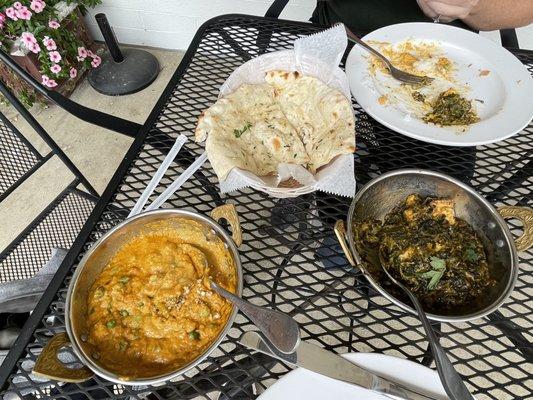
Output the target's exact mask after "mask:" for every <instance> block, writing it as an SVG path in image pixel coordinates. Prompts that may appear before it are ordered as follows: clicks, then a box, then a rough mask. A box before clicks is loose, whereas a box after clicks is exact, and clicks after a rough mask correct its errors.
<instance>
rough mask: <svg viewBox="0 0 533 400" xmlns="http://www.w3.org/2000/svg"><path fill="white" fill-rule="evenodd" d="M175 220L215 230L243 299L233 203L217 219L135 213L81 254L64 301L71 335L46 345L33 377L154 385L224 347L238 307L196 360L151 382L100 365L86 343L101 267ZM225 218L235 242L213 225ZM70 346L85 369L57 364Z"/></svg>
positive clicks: (218, 212) (160, 212) (171, 211)
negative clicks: (95, 377)
mask: <svg viewBox="0 0 533 400" xmlns="http://www.w3.org/2000/svg"><path fill="white" fill-rule="evenodd" d="M177 217H179V218H186V219H191V220H194V221H197V222H200V223H201V224H203V225H204V226H206V227H208V228H210V229H212V231H213V232H214V233H215V234H216V235H217V236H218V237H219V238H220V239H221V240H222V241H223V242H224V243H225V245H226V247H227V249H228V251H229V253H230V254H231V256H232V258H233V261H234V265H235V269H236V277H237V282H236V289H237V292H236V294H237V295H238V296H241V294H242V267H241V262H240V258H239V252H238V250H237V246H238V245H240V244H241V242H242V237H241V230H240V225H239V222H238V217H237V214H236V211H235V207H234V206H233V205H231V204H226V205H223V206H220V207H217V208H215V209H214V210H213V211H212V212H211V217H212V218H213V219H212V218H209V217H206V216H204V215H201V214H198V213H195V212H191V211H184V210H176V209H161V210H154V211H149V212H146V213H142V214H139V215H136V216H135V217H132V218H129V219H127V220H125V221H124V222H122V223H121V224H119V225H117V226H115V227H114V228H113V229H111V230H110V231H108V232H107V233H106V234H105V235H104V236H102V237H101V238H100V239H99V240H98V241H97V242H96V243H95V244H94V245H93V246H92V247H91V248H90V249H89V251H87V253H85V255H84V256H83V258H82V260H81V261H80V263H79V265H78V267H77V268H76V271H75V273H74V275H73V277H72V280H71V282H70V284H69V288H68V292H67V298H66V303H65V323H66V328H67V334H64V333H62V334H59V335H56V336H54V337H53V338H52V339H51V340H50V341H49V342H48V344H47V345H46V346H45V348H44V349H43V351H42V353H41V355H40V356H39V358H38V360H37V362H36V363H35V367H34V369H33V372H34V373H35V374H37V375H41V376H44V377H47V378H49V379H54V380H59V381H65V382H81V381H84V380H87V379H89V378H91V377H92V375H93V373H95V374H97V375H99V376H101V377H103V378H105V379H107V380H109V381H111V382H115V383H119V384H123V385H153V384H157V383H160V382H164V381H167V380H169V379H172V378H175V377H177V376H179V375H181V374H183V373H185V372H186V371H188V370H189V369H191V368H193V367H194V366H196V365H197V364H199V363H200V362H201V361H202V360H203V359H205V358H206V357H207V356H208V355H209V354H210V353H211V352H212V351H213V350H214V349H215V348H216V347H217V346H218V345H219V344H220V342H221V341H222V340H223V339H224V337H225V336H226V334H227V333H228V331H229V329H230V328H231V326H232V324H233V322H234V320H235V316H236V315H237V308H236V307H235V306H233V310H232V312H231V314H230V316H229V318H228V321H227V322H226V325H225V327H224V329H223V330H222V331H221V332H220V334H219V335H218V337H217V338H216V339H215V340H214V341H213V342H212V343H211V345H210V346H209V347H208V348H207V349H206V350H205V351H204V352H203V353H202V354H200V355H199V356H198V357H197V358H196V359H194V360H191V361H190V362H189V363H187V364H186V365H184V366H183V367H181V368H180V369H177V370H173V371H171V372H164V373H158V372H157V371H155V373H154V376H151V377H148V378H141V379H131V380H130V379H124V378H122V377H120V376H119V375H117V374H115V373H112V372H110V371H108V370H107V369H106V368H105V366H103V365H101V364H99V363H98V361H97V360H95V359H94V358H93V357H92V356H91V353H90V349H89V348H88V345H87V344H86V343H84V339H85V337H84V335H86V333H85V332H87V329H86V321H87V296H88V293H89V289H90V288H91V286H92V284H93V283H94V281H95V280H96V278H97V277H98V275H99V274H100V272H101V271H102V269H103V268H104V267H105V266H106V265H107V264H108V262H109V260H110V259H111V258H112V257H113V256H114V255H115V253H116V252H117V250H118V249H119V248H120V247H121V246H122V245H123V244H124V243H126V242H128V241H129V240H130V239H132V238H133V237H135V236H137V235H138V234H139V233H149V232H150V231H151V229H150V228H147V224H149V223H153V222H157V221H172V219H174V218H177ZM221 218H224V219H226V220H227V221H228V222H229V223H230V225H231V227H232V231H233V239H232V237H230V236H229V235H228V234H227V233H226V231H224V229H222V227H221V226H220V225H219V224H218V223H217V222H216V221H215V220H219V219H221ZM68 345H70V346H71V347H72V349H73V351H74V353H75V355H76V357H77V358H78V359H79V360H80V361H81V363H82V364H83V365H84V366H83V367H81V368H75V369H73V368H68V367H67V366H66V365H64V364H63V363H62V362H61V361H59V360H58V351H59V350H60V349H61V348H62V347H65V346H68ZM86 367H88V368H89V369H88V368H86Z"/></svg>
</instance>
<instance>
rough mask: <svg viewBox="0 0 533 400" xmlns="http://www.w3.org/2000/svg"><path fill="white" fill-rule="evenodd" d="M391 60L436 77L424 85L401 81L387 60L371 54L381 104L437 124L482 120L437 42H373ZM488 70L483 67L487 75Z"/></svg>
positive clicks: (409, 71) (370, 64)
mask: <svg viewBox="0 0 533 400" xmlns="http://www.w3.org/2000/svg"><path fill="white" fill-rule="evenodd" d="M372 44H373V45H374V46H376V47H377V48H378V50H379V51H380V52H381V53H382V54H383V55H384V56H385V57H387V58H388V59H389V60H390V61H391V62H392V64H393V65H394V66H395V67H396V68H398V69H400V70H402V71H405V72H408V73H411V74H414V75H418V76H428V77H431V78H433V80H432V81H431V82H427V83H424V84H421V85H408V84H400V83H398V82H397V81H395V80H394V79H393V78H392V77H391V76H390V74H389V72H388V69H387V68H386V66H385V64H384V63H383V62H382V61H381V60H380V59H378V58H376V57H370V58H369V67H368V68H369V72H370V74H371V76H372V78H373V79H374V81H375V83H376V87H377V88H378V90H379V91H380V93H381V96H380V97H379V99H378V102H379V104H381V105H387V104H391V105H393V106H396V107H398V108H401V109H403V110H404V111H406V112H408V113H409V114H411V115H413V116H415V117H416V118H418V119H419V120H421V121H423V122H426V123H432V124H435V125H438V126H462V127H464V128H465V129H466V127H468V125H471V124H473V123H476V122H478V121H479V117H478V115H477V110H476V108H475V105H474V104H473V102H472V100H469V99H468V98H467V95H468V92H469V88H468V86H467V85H464V84H462V83H460V82H458V81H457V80H456V77H455V73H456V70H457V66H456V65H455V63H454V61H453V60H451V59H450V58H448V57H447V56H446V55H445V54H444V52H443V51H442V49H441V48H440V46H439V45H438V43H437V42H427V41H419V40H411V39H410V40H405V41H402V42H399V43H395V44H391V43H388V42H372ZM488 73H489V71H481V72H480V76H481V75H488Z"/></svg>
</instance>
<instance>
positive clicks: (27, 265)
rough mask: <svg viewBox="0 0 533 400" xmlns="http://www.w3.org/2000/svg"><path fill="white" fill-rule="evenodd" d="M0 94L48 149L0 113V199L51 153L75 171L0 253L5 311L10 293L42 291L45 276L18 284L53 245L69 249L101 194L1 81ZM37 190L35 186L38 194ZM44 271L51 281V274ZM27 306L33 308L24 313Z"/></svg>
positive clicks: (29, 276) (35, 294) (40, 263)
mask: <svg viewBox="0 0 533 400" xmlns="http://www.w3.org/2000/svg"><path fill="white" fill-rule="evenodd" d="M0 93H2V95H3V96H4V97H5V99H6V100H7V101H8V102H9V103H10V104H11V105H13V107H14V108H15V109H16V110H17V111H18V112H19V113H20V115H21V116H22V118H24V119H25V120H26V121H27V123H28V124H29V125H30V126H31V128H32V129H33V130H34V131H35V132H36V133H37V134H38V135H39V136H40V137H41V138H42V139H43V140H44V141H45V142H46V144H47V145H48V147H49V148H50V151H49V152H48V153H46V154H41V153H40V152H39V151H38V150H37V149H36V148H35V147H34V146H33V145H32V144H31V143H30V142H29V140H28V139H27V138H25V137H24V136H23V135H22V134H21V133H20V131H19V130H17V128H16V127H15V126H14V125H13V124H12V123H11V122H10V121H9V120H8V118H7V117H6V116H5V115H3V114H2V113H0V202H1V201H5V200H6V199H9V196H10V195H12V194H13V192H14V191H15V190H16V189H17V188H19V187H20V186H21V185H22V184H23V183H24V181H25V180H26V179H28V178H29V177H30V176H31V175H32V174H33V173H34V172H36V171H37V170H38V169H39V168H40V167H42V166H43V165H44V164H45V163H46V162H47V161H48V160H50V159H51V158H52V157H53V156H56V157H58V158H59V159H60V160H61V161H62V163H63V164H64V166H65V167H66V168H68V169H69V170H70V171H71V172H72V174H73V175H74V179H73V180H72V181H71V182H68V183H67V184H66V185H65V188H64V190H63V191H62V192H61V193H60V194H59V195H58V196H57V197H56V198H54V199H53V201H52V202H51V203H50V204H49V205H48V206H46V207H45V209H44V210H42V211H41V212H40V213H39V215H38V216H37V217H36V218H35V219H34V220H33V221H32V222H31V223H30V224H29V225H28V226H27V227H26V228H24V229H23V230H22V232H21V233H20V234H19V235H18V236H17V237H16V238H15V239H14V240H13V241H12V242H11V243H10V244H9V245H8V246H7V247H6V248H5V249H4V250H3V251H2V252H1V253H0V309H1V310H2V311H3V312H5V311H7V310H8V309H10V307H12V306H13V304H14V303H13V301H12V300H14V299H13V296H15V297H17V296H18V297H19V298H23V297H28V296H30V292H31V296H30V297H32V298H33V299H34V300H36V299H37V298H38V297H39V296H38V292H39V290H41V291H44V289H45V288H46V284H47V282H44V281H43V279H40V281H43V282H40V283H37V282H35V281H28V282H27V283H28V285H27V286H26V288H27V289H28V290H27V291H26V290H25V287H24V285H22V286H21V284H23V282H24V281H26V280H28V279H32V278H34V277H35V275H36V274H37V273H38V271H39V270H40V269H41V268H42V267H43V266H44V265H45V264H46V263H47V262H48V261H49V260H50V258H51V256H52V254H53V252H54V249H58V248H69V247H70V245H71V244H72V242H73V241H74V239H75V238H76V236H77V235H78V233H79V231H80V230H81V228H82V226H83V224H84V223H85V221H86V219H87V218H88V217H89V214H90V213H91V211H92V209H93V207H94V205H95V203H96V201H97V200H98V198H99V195H98V193H97V192H96V190H95V189H94V188H93V186H92V185H91V184H90V183H89V181H88V180H87V179H86V178H85V176H84V175H83V174H82V173H81V171H80V170H79V169H78V168H77V167H76V165H74V163H73V162H72V161H71V160H70V159H69V158H68V156H67V155H66V154H65V153H64V152H63V151H62V150H61V148H60V147H59V146H58V145H57V143H56V142H55V141H54V140H53V139H52V137H50V135H49V134H48V133H47V132H46V131H45V130H44V129H43V127H42V126H41V125H40V124H39V123H38V122H37V120H36V119H35V118H34V117H33V116H32V115H31V114H30V113H29V111H28V110H26V108H25V107H24V106H23V105H22V104H21V103H20V101H19V100H18V99H17V98H16V97H15V96H14V95H13V93H11V92H10V91H9V89H7V87H6V86H5V85H4V83H2V82H0ZM38 190H39V189H38V188H36V192H38ZM19 206H20V207H21V208H23V207H24V206H25V203H24V200H23V201H22V202H19ZM48 275H49V277H48V281H49V279H51V276H52V275H51V274H48ZM14 281H17V285H18V286H17V290H16V291H13V290H12V288H11V287H9V288H8V287H7V285H8V283H13V282H14ZM8 289H9V290H8ZM8 303H9V304H11V305H10V306H9V307H8V306H7V305H6V304H8ZM31 303H32V302H30V304H31ZM34 303H35V301H33V304H34ZM28 307H29V306H28ZM19 308H20V307H19ZM29 310H31V308H29V309H28V310H26V311H29Z"/></svg>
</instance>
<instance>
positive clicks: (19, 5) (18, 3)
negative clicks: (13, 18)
mask: <svg viewBox="0 0 533 400" xmlns="http://www.w3.org/2000/svg"><path fill="white" fill-rule="evenodd" d="M13 8H14V9H15V10H20V9H21V8H22V4H21V3H20V1H15V2H14V3H13Z"/></svg>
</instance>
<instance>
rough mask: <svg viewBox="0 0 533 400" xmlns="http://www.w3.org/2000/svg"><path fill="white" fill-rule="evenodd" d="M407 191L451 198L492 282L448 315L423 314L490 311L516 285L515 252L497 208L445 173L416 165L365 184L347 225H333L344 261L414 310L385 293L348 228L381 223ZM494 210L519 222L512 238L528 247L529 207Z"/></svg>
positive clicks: (464, 315)
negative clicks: (477, 244)
mask: <svg viewBox="0 0 533 400" xmlns="http://www.w3.org/2000/svg"><path fill="white" fill-rule="evenodd" d="M412 193H417V194H419V195H420V196H421V197H428V196H430V197H438V198H447V199H451V200H453V201H454V203H455V212H456V215H457V216H458V217H459V218H462V219H463V220H465V221H466V222H467V223H468V224H469V225H470V226H471V227H472V228H473V229H474V231H475V232H476V233H477V234H478V236H479V237H480V238H481V241H482V242H483V247H484V249H485V252H486V254H487V259H488V263H489V268H490V271H491V275H492V276H493V277H494V278H495V280H496V282H497V283H496V285H495V286H494V287H492V288H490V290H489V291H488V292H487V293H486V295H485V296H484V297H483V298H480V299H477V300H478V301H476V302H472V303H471V304H468V305H466V306H464V307H460V308H457V309H454V310H453V312H450V313H449V314H442V315H439V314H431V313H428V314H427V316H428V318H429V319H431V320H434V321H442V322H459V321H469V320H472V319H476V318H481V317H483V316H485V315H487V314H490V313H491V312H493V311H495V310H496V309H497V308H498V307H499V306H500V305H501V304H502V303H503V302H504V301H505V299H507V297H509V295H510V294H511V292H512V291H513V288H514V285H515V283H516V278H517V274H518V255H517V250H516V247H515V242H514V240H513V236H512V234H511V232H510V231H509V228H508V227H507V224H506V223H505V221H504V219H503V218H502V216H501V215H500V214H499V213H498V211H497V210H496V209H495V208H494V207H493V206H492V205H491V204H490V203H489V202H488V201H487V200H486V199H484V198H483V197H482V196H481V195H479V194H478V193H477V192H476V191H475V190H474V189H472V188H471V187H469V186H468V185H465V184H464V183H462V182H460V181H458V180H456V179H454V178H452V177H450V176H447V175H444V174H441V173H438V172H432V171H426V170H421V169H403V170H397V171H392V172H389V173H386V174H383V175H381V176H379V177H377V178H375V179H373V180H371V181H370V182H368V183H367V184H366V185H365V186H364V187H363V188H361V190H359V192H357V194H356V196H355V198H354V199H353V201H352V204H351V206H350V210H349V212H348V219H347V224H348V225H347V226H348V229H347V230H346V229H345V228H344V222H343V221H337V223H336V224H335V232H336V233H337V237H338V239H339V241H340V243H341V246H342V248H343V250H344V252H345V254H346V257H347V258H348V260H349V262H350V263H351V264H352V265H353V266H357V267H358V268H359V269H360V270H361V271H362V273H363V274H364V275H365V276H366V278H367V279H368V281H369V282H370V284H371V285H372V286H373V287H374V288H375V289H376V290H377V291H378V292H379V293H381V294H382V295H383V296H384V297H386V298H387V299H389V300H390V301H391V302H393V303H394V304H396V305H397V306H399V307H401V308H402V309H404V310H407V311H410V312H411V313H413V314H416V312H415V310H414V309H413V308H412V307H411V305H407V304H405V303H404V302H403V301H401V300H400V299H398V298H396V297H395V296H393V295H392V294H391V293H389V292H388V291H386V290H385V289H384V288H383V287H382V284H381V282H378V281H377V280H376V279H375V277H373V276H372V275H371V274H370V272H369V268H368V266H367V265H365V264H364V263H363V262H362V260H361V258H360V256H359V255H358V254H357V250H356V243H355V238H354V232H353V228H352V227H353V226H354V224H355V223H357V222H359V221H362V220H365V219H369V218H372V219H378V220H381V221H382V220H383V219H384V217H385V215H386V214H388V213H389V212H390V211H391V210H392V209H393V208H394V207H396V206H397V205H398V204H400V203H402V202H403V201H404V200H405V198H406V197H407V196H408V195H410V194H412ZM499 211H500V213H501V214H502V215H505V217H509V218H510V217H513V218H518V219H521V220H522V222H523V223H524V232H525V234H524V235H523V237H521V238H520V239H518V240H517V244H519V246H518V247H519V250H524V251H525V250H527V248H529V247H530V246H531V244H532V243H531V242H532V239H533V237H531V236H529V235H531V233H529V234H526V233H527V232H530V231H531V229H532V228H533V227H532V226H530V225H529V224H531V223H533V210H531V209H529V208H525V207H502V208H500V209H499ZM346 240H347V243H346ZM377 267H378V268H380V267H379V266H377ZM422 306H423V305H422Z"/></svg>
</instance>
